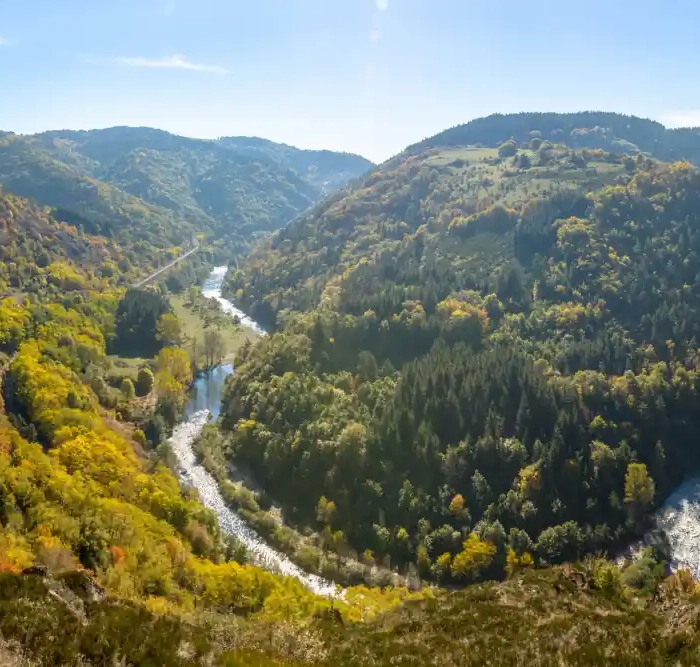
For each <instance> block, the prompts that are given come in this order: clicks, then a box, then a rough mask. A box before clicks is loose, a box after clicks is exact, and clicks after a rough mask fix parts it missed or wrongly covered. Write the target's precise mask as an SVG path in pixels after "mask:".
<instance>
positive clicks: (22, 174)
mask: <svg viewBox="0 0 700 667" xmlns="http://www.w3.org/2000/svg"><path fill="white" fill-rule="evenodd" d="M251 141H252V140H251ZM260 141H262V140H258V143H259V142H260ZM253 145H255V146H257V145H258V144H253ZM371 166H372V165H371V163H370V162H368V161H367V160H364V158H360V157H358V156H355V155H344V154H338V153H331V152H322V151H317V152H307V151H301V150H299V149H295V148H292V147H289V146H283V145H281V144H274V143H273V142H265V143H264V150H257V149H256V150H249V148H248V146H247V144H245V143H241V142H240V141H233V142H227V141H220V142H213V141H202V140H197V139H189V138H186V137H179V136H175V135H172V134H169V133H167V132H163V131H160V130H153V129H149V128H125V127H124V128H111V129H106V130H92V131H88V132H72V131H56V132H47V133H44V134H39V135H34V136H19V135H13V134H4V135H3V136H2V137H1V138H0V184H1V185H3V186H5V187H6V188H7V189H8V190H10V191H12V192H14V193H16V194H18V195H23V196H26V197H31V198H32V199H34V200H35V201H37V202H39V203H40V204H42V205H46V206H50V207H51V208H52V209H53V210H54V215H55V216H56V217H58V218H60V219H61V220H64V221H66V222H68V223H70V224H72V225H74V226H76V227H78V228H80V229H82V230H84V231H85V232H87V233H90V234H101V235H103V236H107V237H114V238H116V239H117V240H119V241H120V242H121V243H123V244H132V243H135V242H142V243H148V244H149V245H150V246H152V247H155V248H168V247H171V246H174V245H181V244H182V243H183V242H185V241H189V240H190V238H191V236H192V235H193V234H204V235H205V236H206V237H207V238H209V239H210V240H213V241H216V242H217V245H218V246H219V247H221V246H223V247H226V248H227V249H228V252H229V254H230V253H233V252H241V251H242V250H243V249H244V248H245V247H246V246H247V244H248V243H249V241H250V239H251V237H252V236H253V235H255V234H257V233H260V232H269V231H273V230H275V229H278V228H280V227H282V226H283V225H284V224H285V223H287V222H289V221H290V220H292V219H293V218H294V217H295V216H297V215H298V214H299V213H301V212H302V211H304V210H305V209H307V208H309V206H311V205H312V204H313V203H315V202H316V201H318V200H319V199H320V198H321V197H322V196H323V195H325V194H326V193H328V192H330V191H332V190H334V189H337V188H338V187H340V186H342V185H344V184H345V183H346V182H348V181H349V180H351V179H353V178H356V177H358V176H360V175H362V174H363V173H364V172H365V171H367V170H368V169H369V168H370V167H371Z"/></svg>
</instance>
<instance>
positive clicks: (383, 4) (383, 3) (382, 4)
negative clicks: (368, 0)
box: [375, 0, 389, 12]
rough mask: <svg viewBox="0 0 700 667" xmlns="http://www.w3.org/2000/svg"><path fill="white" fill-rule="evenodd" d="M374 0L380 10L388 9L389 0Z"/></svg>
mask: <svg viewBox="0 0 700 667" xmlns="http://www.w3.org/2000/svg"><path fill="white" fill-rule="evenodd" d="M375 2H376V5H377V9H378V10H379V11H380V12H385V11H386V10H387V9H389V0H375Z"/></svg>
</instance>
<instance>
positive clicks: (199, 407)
mask: <svg viewBox="0 0 700 667" xmlns="http://www.w3.org/2000/svg"><path fill="white" fill-rule="evenodd" d="M225 275H226V267H225V266H222V267H217V268H215V269H214V270H213V271H212V272H211V274H210V276H209V278H208V279H207V281H206V282H205V284H204V287H203V289H202V292H203V294H204V295H205V296H207V297H209V298H213V299H216V300H217V301H218V302H219V304H220V305H221V307H222V309H223V310H224V312H226V313H228V314H230V315H231V316H232V317H233V316H234V315H237V316H238V318H239V319H240V321H241V324H242V325H243V326H247V327H250V328H251V329H253V330H254V331H256V332H257V333H259V334H261V335H265V334H264V331H263V330H262V328H261V327H259V326H258V325H257V324H256V323H255V322H254V321H253V320H251V319H250V318H249V317H248V316H246V315H245V313H243V312H241V311H240V310H239V309H238V308H236V307H235V306H234V305H233V304H232V303H231V302H230V301H228V300H227V299H225V298H223V297H222V296H221V285H222V283H223V280H224V276H225ZM231 373H233V366H232V365H230V364H224V365H222V366H217V367H216V368H214V369H212V370H211V371H208V372H207V373H202V374H201V375H200V376H199V377H198V378H197V379H196V381H195V383H194V387H193V390H192V393H191V397H190V400H189V402H188V404H187V406H186V407H185V421H183V422H181V423H180V424H178V425H177V426H176V427H175V430H174V431H173V435H172V437H171V438H170V446H171V447H172V449H173V452H174V453H175V456H176V457H177V460H178V463H179V475H180V480H181V481H182V482H183V483H184V484H186V485H189V486H192V487H194V488H195V489H197V491H198V493H199V498H200V501H201V502H202V504H203V505H204V506H205V507H208V508H209V509H210V510H211V511H212V512H214V514H216V516H217V518H218V519H219V525H220V526H221V529H222V530H223V531H225V532H226V533H229V534H231V535H233V536H235V537H236V538H237V539H238V541H239V542H241V543H242V544H244V545H245V547H246V549H247V550H248V557H249V558H250V560H251V561H252V562H253V563H254V564H256V565H259V566H260V567H263V568H265V569H267V570H271V571H273V572H278V573H280V574H284V575H287V576H290V577H295V578H297V579H298V580H299V581H301V583H303V584H304V585H305V586H306V587H307V588H309V589H310V590H312V591H314V592H315V593H318V594H320V595H329V596H335V595H338V594H339V590H340V589H339V587H338V586H337V585H336V584H334V583H332V582H330V581H327V580H325V579H323V578H321V577H318V576H316V575H313V574H309V573H307V572H304V571H303V570H302V569H301V568H300V567H298V566H297V565H296V564H294V563H293V562H292V561H291V560H289V558H287V557H286V556H285V555H284V554H282V553H280V552H279V551H277V550H276V549H273V548H272V547H270V546H269V545H268V544H267V543H266V542H265V541H264V540H263V539H262V538H261V537H260V536H259V535H258V534H257V533H256V532H255V531H254V530H252V529H251V528H250V527H249V526H248V525H247V524H246V523H245V522H244V521H243V519H241V518H240V517H239V516H238V515H237V514H236V513H235V512H234V511H232V510H231V509H230V508H229V507H228V506H227V505H226V503H225V502H224V499H223V497H222V496H221V493H220V492H219V487H218V485H217V483H216V481H215V480H214V478H213V477H212V476H211V475H210V474H209V473H208V472H207V471H206V470H205V469H204V468H203V467H202V466H201V465H198V464H197V463H196V460H195V455H194V452H193V451H192V443H193V442H194V441H195V439H196V438H197V436H198V435H199V434H200V433H201V432H202V429H203V428H204V425H205V424H206V423H207V422H208V421H209V420H210V419H216V418H217V417H218V416H219V412H220V409H221V396H222V393H223V389H224V385H225V383H226V378H227V377H228V376H229V375H231Z"/></svg>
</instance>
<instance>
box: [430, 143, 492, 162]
mask: <svg viewBox="0 0 700 667" xmlns="http://www.w3.org/2000/svg"><path fill="white" fill-rule="evenodd" d="M494 157H498V150H497V149H496V148H477V147H476V146H467V147H466V148H465V147H461V148H450V149H447V150H444V151H441V152H440V153H439V154H438V155H433V156H431V157H429V158H428V159H427V160H426V162H427V163H428V164H435V165H444V164H449V163H450V162H454V161H455V160H467V161H469V162H471V163H473V162H478V161H479V160H483V159H486V158H494Z"/></svg>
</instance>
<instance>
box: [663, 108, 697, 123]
mask: <svg viewBox="0 0 700 667" xmlns="http://www.w3.org/2000/svg"><path fill="white" fill-rule="evenodd" d="M660 120H661V122H662V123H663V124H664V125H666V126H667V127H700V109H697V110H692V109H691V110H689V111H669V112H667V113H665V114H663V115H662V116H661V118H660Z"/></svg>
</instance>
